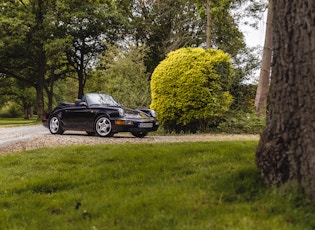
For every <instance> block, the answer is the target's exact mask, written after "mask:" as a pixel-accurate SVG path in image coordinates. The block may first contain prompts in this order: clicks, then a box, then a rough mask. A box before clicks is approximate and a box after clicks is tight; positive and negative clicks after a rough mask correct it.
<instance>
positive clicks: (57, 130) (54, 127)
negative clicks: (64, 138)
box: [49, 117, 64, 134]
mask: <svg viewBox="0 0 315 230" xmlns="http://www.w3.org/2000/svg"><path fill="white" fill-rule="evenodd" d="M49 131H50V133H51V134H63V132H64V130H63V129H62V127H61V122H60V119H59V118H58V117H52V118H51V119H50V121H49Z"/></svg>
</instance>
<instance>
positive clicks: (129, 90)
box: [86, 45, 151, 108]
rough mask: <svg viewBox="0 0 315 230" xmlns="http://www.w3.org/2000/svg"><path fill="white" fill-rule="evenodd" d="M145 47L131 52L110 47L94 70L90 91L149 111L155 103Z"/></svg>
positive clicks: (133, 49) (88, 89)
mask: <svg viewBox="0 0 315 230" xmlns="http://www.w3.org/2000/svg"><path fill="white" fill-rule="evenodd" d="M145 52H146V49H145V48H142V49H140V48H137V47H135V46H132V45H131V46H130V49H129V50H128V51H126V50H124V49H123V48H119V47H110V48H109V49H108V51H107V52H106V54H105V55H102V56H101V58H100V62H99V64H98V66H97V68H96V70H95V71H94V75H93V79H91V80H92V81H90V82H88V83H87V85H86V89H87V91H89V92H104V93H108V94H111V95H113V96H114V97H115V98H116V99H117V100H118V101H119V102H120V103H123V104H124V105H125V106H128V107H133V108H148V107H149V106H150V102H151V96H150V81H149V75H148V73H146V67H145V65H144V58H145Z"/></svg>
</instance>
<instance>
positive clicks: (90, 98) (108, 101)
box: [85, 94, 120, 106]
mask: <svg viewBox="0 0 315 230" xmlns="http://www.w3.org/2000/svg"><path fill="white" fill-rule="evenodd" d="M85 100H86V102H87V103H88V105H108V106H120V104H119V103H118V102H117V101H115V100H114V98H113V97H112V96H110V95H107V94H87V95H85Z"/></svg>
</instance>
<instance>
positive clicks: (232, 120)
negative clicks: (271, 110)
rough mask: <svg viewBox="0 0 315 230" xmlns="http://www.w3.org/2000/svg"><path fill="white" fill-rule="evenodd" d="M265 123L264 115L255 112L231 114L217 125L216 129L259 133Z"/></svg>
mask: <svg viewBox="0 0 315 230" xmlns="http://www.w3.org/2000/svg"><path fill="white" fill-rule="evenodd" d="M265 125H266V117H265V116H259V115H257V114H255V113H239V114H233V115H230V116H228V117H227V118H226V120H225V121H224V122H222V123H220V125H219V126H218V131H221V132H226V133H252V134H255V133H261V132H262V130H263V128H264V127H265Z"/></svg>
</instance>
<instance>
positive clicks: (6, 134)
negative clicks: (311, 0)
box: [0, 125, 259, 154]
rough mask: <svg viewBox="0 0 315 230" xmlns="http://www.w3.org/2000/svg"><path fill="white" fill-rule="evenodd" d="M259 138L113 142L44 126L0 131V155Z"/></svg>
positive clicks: (121, 138)
mask: <svg viewBox="0 0 315 230" xmlns="http://www.w3.org/2000/svg"><path fill="white" fill-rule="evenodd" d="M258 139H259V135H236V134H235V135H224V134H192V135H176V136H155V135H149V136H147V137H145V138H135V137H133V136H132V135H130V134H128V133H118V134H116V135H115V136H114V137H111V138H102V137H97V136H88V135H87V134H86V133H85V132H74V131H66V132H65V133H64V134H63V135H52V134H50V132H49V130H48V129H47V128H45V127H43V126H42V125H36V126H22V127H11V128H0V154H1V153H13V152H19V151H24V150H30V149H38V148H45V147H55V146H67V145H95V144H105V143H108V144H121V143H158V142H199V141H223V140H258Z"/></svg>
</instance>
